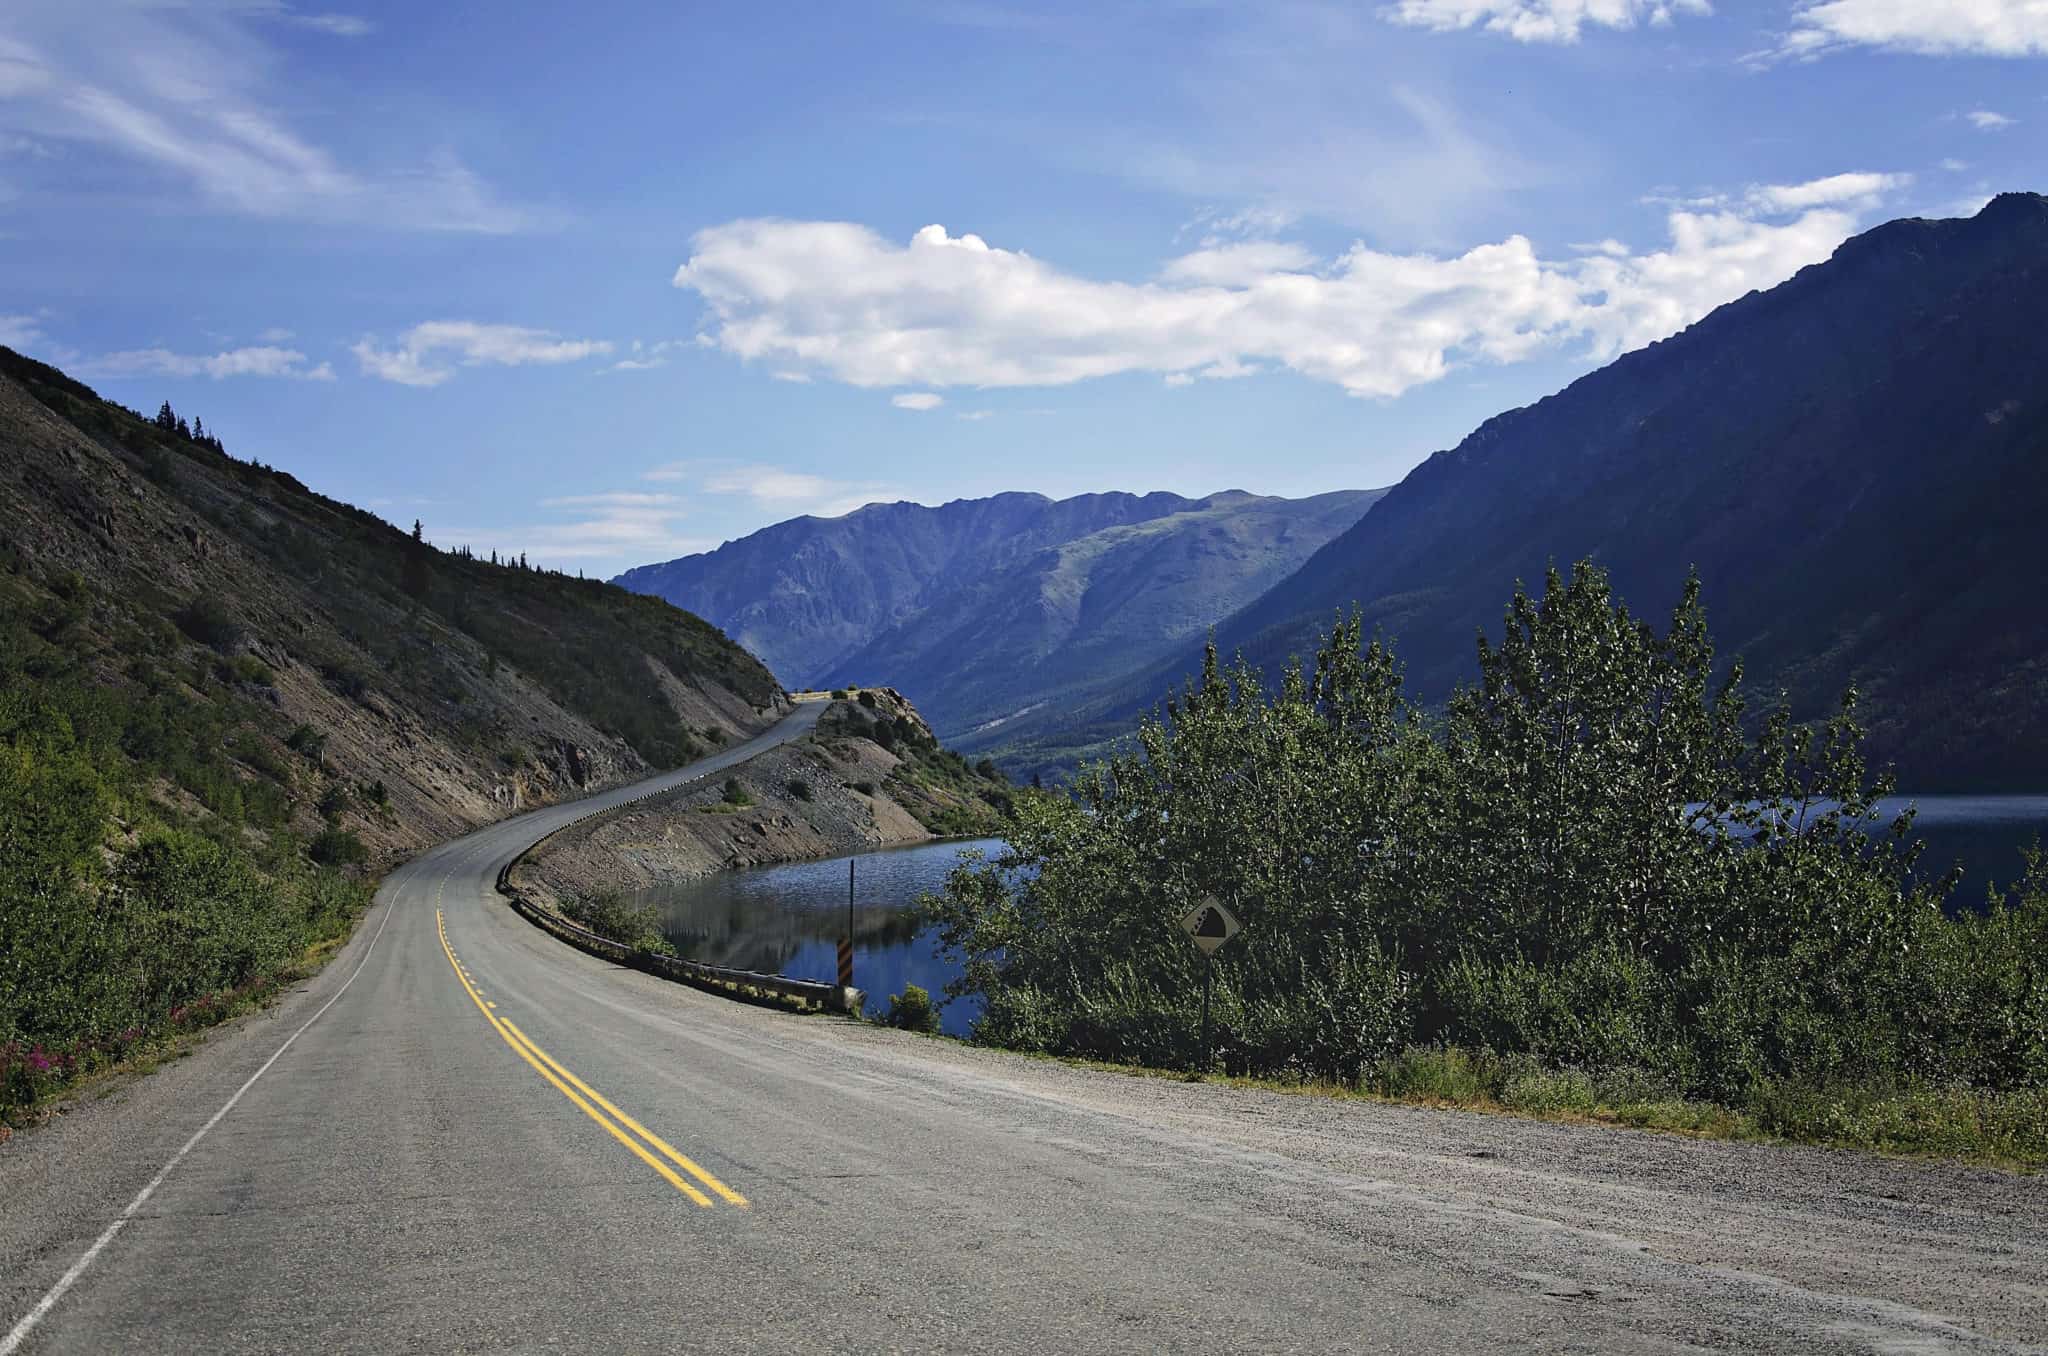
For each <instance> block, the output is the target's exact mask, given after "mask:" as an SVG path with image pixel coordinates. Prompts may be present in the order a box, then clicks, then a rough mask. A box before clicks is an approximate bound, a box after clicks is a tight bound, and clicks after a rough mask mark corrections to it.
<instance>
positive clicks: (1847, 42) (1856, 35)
mask: <svg viewBox="0 0 2048 1356" xmlns="http://www.w3.org/2000/svg"><path fill="white" fill-rule="evenodd" d="M1792 25H1793V26H1792V31H1791V32H1790V33H1788V34H1786V35H1785V37H1784V39H1783V41H1782V42H1781V44H1780V46H1779V48H1778V52H1777V55H1779V56H1789V57H1797V58H1811V57H1817V56H1822V55H1825V54H1827V53H1829V52H1832V51H1835V50H1838V49H1840V48H1845V47H1878V48H1883V49H1885V50H1888V51H1894V52H1916V53H1920V54H1922V55H1927V56H2001V57H2026V56H2048V4H2043V3H2041V0H1807V3H1804V4H1801V5H1800V6H1799V8H1798V10H1797V11H1796V12H1795V13H1794V15H1793V19H1792Z"/></svg>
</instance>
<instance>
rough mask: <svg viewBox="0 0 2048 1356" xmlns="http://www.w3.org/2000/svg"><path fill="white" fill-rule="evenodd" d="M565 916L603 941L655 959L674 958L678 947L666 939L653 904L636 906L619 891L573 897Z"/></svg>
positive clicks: (564, 904) (566, 903)
mask: <svg viewBox="0 0 2048 1356" xmlns="http://www.w3.org/2000/svg"><path fill="white" fill-rule="evenodd" d="M562 912H563V913H565V914H567V915H568V916H569V918H570V919H571V920H572V921H574V922H575V923H577V924H578V925H579V926H581V927H585V928H588V929H589V930H590V931H592V932H594V933H596V934H597V935H598V936H600V937H609V938H610V939H611V940H613V941H615V942H619V943H622V944H624V945H626V946H630V947H633V948H635V949H637V950H640V951H647V952H651V953H653V954H655V955H662V956H673V955H674V954H675V947H674V946H673V945H671V944H670V943H669V941H668V939H667V938H666V937H664V936H662V932H661V915H660V914H659V913H658V912H656V910H655V908H654V906H653V905H651V904H633V903H629V902H628V901H627V900H626V897H625V896H624V895H622V894H620V893H619V892H618V891H616V890H598V891H593V892H591V893H588V894H580V895H572V896H570V897H569V898H567V899H565V900H563V901H562Z"/></svg>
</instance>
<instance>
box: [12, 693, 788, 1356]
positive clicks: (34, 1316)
mask: <svg viewBox="0 0 2048 1356" xmlns="http://www.w3.org/2000/svg"><path fill="white" fill-rule="evenodd" d="M790 714H791V715H795V714H796V713H795V712H791V713H790ZM773 730H774V727H773V726H771V727H769V729H768V730H766V731H763V732H762V733H763V734H767V733H772V732H773ZM760 737H761V736H760V735H756V736H755V737H754V738H755V739H759V738H760ZM795 738H796V736H795V735H794V734H792V735H791V736H790V739H785V740H779V741H777V742H776V743H773V744H769V745H766V746H764V747H763V748H761V749H758V750H756V751H755V753H751V754H748V755H746V757H745V758H740V759H737V760H735V761H737V762H745V761H747V758H752V757H756V756H758V754H761V753H766V752H767V751H768V750H769V749H773V748H779V747H780V746H781V745H782V744H786V743H788V742H790V740H793V739H795ZM752 742H753V740H749V741H747V743H748V744H751V743H752ZM745 747H746V745H745V744H743V745H741V746H740V749H744V748H745ZM740 749H731V750H728V751H727V753H728V754H732V753H738V752H739V751H740ZM718 756H719V755H717V754H714V755H712V757H713V758H716V757H718ZM703 761H706V762H709V761H711V760H710V759H705V760H703ZM732 765H733V764H732V763H726V764H722V765H720V766H719V767H715V768H709V769H706V770H705V771H704V772H701V773H698V774H697V775H696V776H694V777H687V778H682V779H680V780H678V781H677V782H676V783H675V786H674V787H663V788H661V791H668V790H673V789H675V787H680V786H686V785H688V784H689V783H690V782H693V781H698V780H701V779H702V778H704V777H708V776H711V775H712V774H713V773H716V772H723V771H724V770H725V769H726V768H727V767H730V766H732ZM650 794H658V792H657V793H650ZM614 808H617V807H615V806H605V807H602V808H599V809H593V810H591V811H590V812H589V814H587V815H583V816H579V817H578V818H577V819H572V820H570V821H568V822H569V823H572V824H573V823H577V822H579V821H580V820H581V819H584V818H588V817H590V815H597V814H602V813H604V811H605V810H606V809H614ZM505 822H506V821H500V822H499V824H498V825H492V826H490V827H493V828H496V827H501V826H502V825H503V823H505ZM563 827H567V825H566V824H565V825H564V826H563ZM477 846H479V847H482V846H485V844H481V843H479V844H478V845H477ZM469 855H472V856H473V855H474V854H473V853H472V854H469ZM444 880H445V877H444ZM397 906H398V901H397V900H396V899H393V900H391V901H390V903H388V904H386V905H385V908H384V917H383V918H381V919H380V920H378V923H377V931H376V932H375V934H373V935H372V936H371V938H370V946H369V950H366V951H364V952H363V958H362V960H361V961H359V962H357V964H356V968H355V970H354V972H353V973H351V974H350V975H349V977H348V979H347V980H345V981H344V982H343V983H342V986H341V987H340V988H339V989H336V990H335V991H334V994H333V996H332V997H330V998H329V999H328V1000H327V1001H326V1002H325V1003H322V1004H321V1005H320V1010H319V1011H318V1012H316V1013H314V1014H313V1015H312V1016H311V1017H308V1018H307V1019H306V1024H305V1025H304V1026H302V1027H300V1028H299V1029H298V1030H297V1031H294V1032H293V1033H292V1034H291V1035H290V1036H289V1037H287V1038H286V1039H285V1043H284V1044H283V1045H280V1046H278V1047H277V1049H276V1050H275V1051H274V1052H273V1053H272V1054H271V1056H270V1058H269V1059H266V1060H264V1061H263V1065H262V1067H261V1068H259V1069H257V1070H256V1072H255V1073H252V1074H250V1075H249V1080H248V1081H247V1082H246V1083H244V1084H242V1086H241V1087H239V1088H236V1089H235V1095H234V1096H232V1097H230V1098H228V1099H227V1101H226V1102H224V1103H222V1104H221V1108H220V1110H218V1111H216V1112H214V1113H213V1115H212V1117H211V1118H210V1119H208V1121H207V1122H206V1124H204V1125H202V1126H200V1127H199V1128H198V1129H197V1130H195V1131H193V1133H192V1138H190V1139H188V1140H186V1141H185V1144H184V1147H183V1148H181V1149H179V1150H178V1152H176V1153H174V1154H172V1155H171V1161H170V1162H168V1163H166V1164H164V1165H163V1167H162V1168H160V1169H158V1170H157V1174H156V1176H154V1177H152V1178H150V1179H149V1184H148V1185H147V1186H145V1187H143V1188H142V1190H140V1191H138V1192H136V1193H135V1199H134V1200H132V1201H130V1202H128V1205H127V1207H126V1208H125V1209H123V1210H122V1211H121V1213H120V1214H118V1215H116V1216H115V1217H114V1221H113V1223H111V1224H109V1225H108V1226H107V1227H106V1228H105V1229H104V1230H102V1231H101V1233H100V1236H99V1237H98V1238H96V1239H94V1240H93V1243H92V1246H91V1247H89V1248H87V1249H86V1250H85V1252H84V1253H83V1254H81V1255H80V1257H79V1259H78V1260H77V1261H76V1262H73V1263H72V1264H71V1268H70V1270H68V1271H66V1272H65V1273H64V1274H63V1275H62V1276H60V1277H58V1278H57V1283H56V1284H55V1285H53V1286H51V1287H50V1288H49V1290H48V1292H47V1293H45V1294H44V1295H43V1297H42V1298H41V1299H40V1300H37V1301H36V1307H35V1308H33V1309H31V1310H29V1311H28V1312H27V1313H26V1314H23V1315H22V1317H21V1321H20V1322H18V1323H16V1324H15V1325H14V1326H13V1327H12V1328H11V1329H9V1330H8V1333H7V1336H5V1337H0V1356H13V1353H14V1352H16V1351H18V1350H19V1349H20V1348H21V1344H22V1343H23V1342H25V1341H27V1340H28V1335H29V1334H30V1333H31V1332H33V1331H35V1326H36V1324H38V1323H40V1322H42V1321H43V1320H44V1319H45V1318H47V1317H49V1314H50V1311H51V1310H52V1309H54V1308H56V1307H57V1305H58V1303H59V1302H60V1301H61V1300H62V1299H63V1298H64V1296H65V1294H66V1293H68V1292H69V1291H70V1289H71V1287H72V1286H74V1285H76V1284H78V1278H79V1277H81V1276H83V1275H84V1274H85V1272H86V1268H88V1267H90V1266H91V1265H92V1264H93V1261H94V1259H95V1258H97V1257H98V1256H99V1255H100V1253H101V1252H102V1251H104V1250H105V1248H106V1246H107V1244H109V1243H111V1242H113V1241H114V1238H115V1236H116V1235H118V1234H119V1233H120V1232H121V1230H123V1229H124V1228H126V1227H127V1226H128V1221H129V1220H131V1219H134V1218H135V1214H136V1212H137V1211H138V1210H140V1209H142V1207H143V1206H145V1205H147V1204H148V1203H149V1198H150V1197H151V1196H154V1195H155V1194H156V1189H157V1188H158V1187H160V1186H162V1185H163V1184H164V1179H165V1178H166V1177H169V1176H170V1175H171V1170H172V1169H173V1168H175V1167H177V1166H178V1164H180V1163H182V1162H184V1161H185V1156H186V1155H187V1154H189V1153H191V1152H192V1150H193V1149H194V1148H195V1147H197V1145H198V1143H199V1141H200V1140H202V1139H205V1138H206V1133H207V1131H209V1130H211V1129H213V1127H214V1126H216V1125H219V1124H220V1123H221V1121H222V1120H223V1119H225V1118H226V1116H227V1114H228V1113H229V1112H230V1111H233V1110H234V1109H235V1103H237V1102H239V1101H241V1100H242V1094H243V1093H245V1092H247V1091H248V1090H249V1089H250V1088H252V1087H254V1086H256V1080H257V1079H259V1078H261V1077H263V1075H264V1074H266V1073H268V1072H270V1066H271V1065H273V1064H275V1063H277V1061H278V1059H279V1058H280V1057H282V1056H283V1054H284V1052H285V1051H287V1050H289V1049H291V1048H292V1043H293V1042H294V1041H296V1040H298V1038H299V1037H301V1036H303V1035H305V1034H306V1033H307V1032H308V1031H310V1030H311V1029H312V1027H313V1023H315V1022H317V1021H319V1020H320V1019H321V1018H322V1017H324V1016H326V1015H327V1009H329V1008H331V1007H333V1006H334V1005H335V1003H337V1002H339V1001H340V999H341V996H342V995H343V994H345V993H347V992H348V991H349V986H350V985H352V984H354V983H355V982H356V978H357V976H359V975H361V974H362V973H363V968H364V967H365V966H367V965H368V964H369V963H370V955H371V953H372V952H374V951H376V949H377V943H378V942H379V941H380V940H382V938H383V936H384V928H385V925H386V924H388V923H389V922H390V921H391V914H392V911H393V910H394V909H396V908H397Z"/></svg>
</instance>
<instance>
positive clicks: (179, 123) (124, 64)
mask: <svg viewBox="0 0 2048 1356" xmlns="http://www.w3.org/2000/svg"><path fill="white" fill-rule="evenodd" d="M8 11H9V12H8V24H7V36H5V37H0V98H4V99H8V100H10V101H11V102H12V105H13V106H12V108H11V110H10V112H11V121H12V122H13V123H14V124H15V127H14V128H13V129H12V130H13V131H14V132H15V133H16V134H18V135H20V136H23V137H27V138H29V139H31V140H33V141H34V142H35V143H36V144H38V145H52V146H54V145H64V146H67V147H70V148H76V149H77V150H79V151H80V152H82V153H86V154H93V153H97V154H99V155H102V156H105V157H107V158H109V159H111V160H113V161H116V162H118V163H122V164H125V165H127V166H130V167H139V168H141V169H143V170H144V171H146V172H147V173H148V174H149V175H150V176H151V178H150V179H149V180H147V181H145V182H143V183H140V184H138V185H137V187H138V189H139V190H141V191H146V192H148V193H149V194H150V195H152V197H153V198H154V199H156V200H159V201H162V200H167V199H168V197H169V193H168V186H169V185H174V184H175V185H183V186H185V187H186V188H187V189H188V190H189V191H190V192H191V193H192V194H193V195H194V200H195V201H196V203H197V204H198V205H200V206H202V207H205V208H208V209H211V210H215V211H221V212H228V213H234V214H239V215H247V216H255V217H263V218H274V219H297V220H307V221H319V222H339V223H346V224H351V225H364V226H377V227H386V228H400V229H424V230H446V231H479V232H489V233H505V232H511V231H519V230H526V229H532V228H535V227H537V226H542V225H546V224H548V223H549V220H550V218H549V217H548V216H547V214H544V213H541V212H537V211H534V210H532V209H529V208H524V207H520V206H517V205H514V204H510V203H507V202H505V201H504V200H502V199H501V198H500V197H499V196H498V195H497V194H496V192H495V191H494V190H493V189H492V188H491V187H490V186H489V185H487V184H485V183H484V182H483V181H482V180H481V179H480V178H479V177H478V176H477V175H476V174H475V173H474V172H472V171H471V170H469V169H468V168H467V167H465V166H464V165H463V164H462V163H461V162H460V161H459V160H458V159H456V158H455V157H454V156H453V155H452V154H450V153H448V152H446V151H445V150H440V151H435V152H433V153H430V154H427V155H425V156H423V157H420V158H418V159H414V160H411V161H408V160H407V159H405V158H403V157H396V158H394V159H393V160H392V161H391V162H389V163H385V164H363V165H352V164H347V163H344V162H343V161H342V160H341V159H340V158H339V157H338V156H337V155H336V154H335V153H334V152H333V151H331V150H330V149H328V148H327V147H325V146H323V145H320V144H319V143H318V142H316V141H315V140H313V139H312V138H310V137H309V136H308V135H306V134H305V133H303V132H301V131H300V130H298V129H297V128H295V127H294V125H293V119H292V117H291V115H290V113H289V111H288V106H289V104H290V103H291V101H292V99H293V98H294V97H295V95H294V93H293V91H292V86H291V82H290V80H289V77H288V76H287V75H286V73H285V67H286V54H285V53H284V52H283V51H282V49H280V48H279V47H277V46H276V45H275V44H274V43H273V42H272V41H271V40H270V37H269V35H266V33H265V31H264V27H265V25H266V23H269V22H271V21H279V20H281V21H284V22H288V23H291V24H295V25H298V26H301V27H311V28H314V29H318V30H320V31H323V32H326V33H330V34H334V35H336V36H341V37H362V36H365V35H367V34H369V33H370V32H371V31H372V28H371V25H370V24H369V23H368V21H367V20H364V19H361V18H358V17H356V16H353V15H346V14H329V13H318V14H300V13H298V12H296V11H293V10H290V9H288V8H286V7H284V6H282V5H276V4H263V3H255V2H253V0H244V2H242V3H230V4H177V3H151V4H131V5H124V6H121V7H120V9H119V11H118V14H117V15H110V14H109V13H108V12H107V11H106V10H105V9H104V8H103V7H102V6H98V5H92V4H82V3H78V0H14V3H11V4H10V5H9V6H8ZM61 187H62V181H53V188H54V189H58V190H60V189H61Z"/></svg>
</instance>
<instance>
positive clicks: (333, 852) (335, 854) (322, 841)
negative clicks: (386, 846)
mask: <svg viewBox="0 0 2048 1356" xmlns="http://www.w3.org/2000/svg"><path fill="white" fill-rule="evenodd" d="M306 855H307V856H309V857H311V858H312V859H313V860H314V861H316V862H318V863H320V865H322V866H336V867H339V866H361V865H362V864H363V863H365V862H367V861H369V860H370V850H369V848H367V847H365V846H364V845H363V840H362V839H360V838H358V837H356V836H355V834H353V833H351V832H349V831H348V830H347V829H343V828H337V827H335V826H333V825H329V826H328V827H327V828H324V829H322V830H321V831H320V834H319V836H318V837H316V838H314V840H313V841H312V842H311V843H310V844H308V845H307V847H306Z"/></svg>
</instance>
